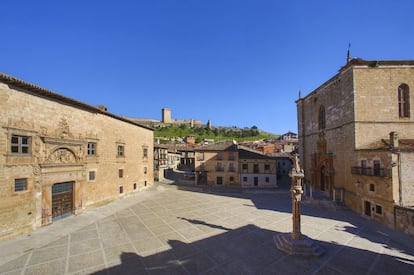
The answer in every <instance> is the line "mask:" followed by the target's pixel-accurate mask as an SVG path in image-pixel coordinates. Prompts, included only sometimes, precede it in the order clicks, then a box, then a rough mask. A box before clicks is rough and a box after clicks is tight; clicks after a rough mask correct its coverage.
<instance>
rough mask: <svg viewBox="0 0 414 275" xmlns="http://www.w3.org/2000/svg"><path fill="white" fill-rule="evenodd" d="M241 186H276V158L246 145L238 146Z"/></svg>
mask: <svg viewBox="0 0 414 275" xmlns="http://www.w3.org/2000/svg"><path fill="white" fill-rule="evenodd" d="M238 154H239V182H240V185H241V187H276V186H277V177H276V159H275V158H272V157H269V156H266V155H263V154H260V153H258V152H256V151H254V150H252V149H249V148H246V147H241V146H240V147H239V148H238Z"/></svg>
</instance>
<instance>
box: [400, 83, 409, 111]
mask: <svg viewBox="0 0 414 275" xmlns="http://www.w3.org/2000/svg"><path fill="white" fill-rule="evenodd" d="M398 112H399V115H400V117H410V91H409V87H408V85H407V84H401V85H400V86H399V87H398Z"/></svg>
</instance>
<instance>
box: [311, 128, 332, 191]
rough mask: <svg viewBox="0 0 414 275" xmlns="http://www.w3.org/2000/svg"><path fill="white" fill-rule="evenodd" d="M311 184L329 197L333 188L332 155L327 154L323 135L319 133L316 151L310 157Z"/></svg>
mask: <svg viewBox="0 0 414 275" xmlns="http://www.w3.org/2000/svg"><path fill="white" fill-rule="evenodd" d="M311 171H312V183H313V186H314V187H315V188H316V189H317V190H320V191H324V192H326V193H328V194H329V195H331V194H332V189H333V188H334V174H335V168H334V166H333V154H332V153H330V152H327V144H326V139H325V133H324V132H323V131H322V132H320V133H319V138H318V142H317V151H316V153H314V154H313V155H312V167H311Z"/></svg>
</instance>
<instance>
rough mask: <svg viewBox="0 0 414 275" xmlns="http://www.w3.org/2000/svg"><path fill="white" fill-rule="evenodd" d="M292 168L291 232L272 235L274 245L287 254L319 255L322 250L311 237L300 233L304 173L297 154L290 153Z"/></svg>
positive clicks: (290, 174) (290, 175) (290, 173)
mask: <svg viewBox="0 0 414 275" xmlns="http://www.w3.org/2000/svg"><path fill="white" fill-rule="evenodd" d="M292 161H293V168H292V170H291V171H290V172H289V177H290V178H291V181H292V185H291V187H290V192H291V196H292V232H291V233H278V234H276V235H275V236H274V237H273V240H274V242H275V244H276V247H277V248H278V249H280V250H282V251H284V252H286V253H287V254H289V255H299V256H316V257H319V256H321V255H322V254H323V253H324V251H323V249H322V248H321V247H320V246H318V245H317V244H316V243H315V242H314V241H313V240H312V239H310V238H309V237H307V236H305V235H302V233H301V221H300V216H301V213H300V204H301V200H302V193H303V190H302V179H303V178H304V176H305V174H304V171H303V170H302V169H301V168H300V165H299V155H298V154H294V155H292Z"/></svg>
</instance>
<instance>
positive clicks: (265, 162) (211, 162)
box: [195, 141, 277, 187]
mask: <svg viewBox="0 0 414 275" xmlns="http://www.w3.org/2000/svg"><path fill="white" fill-rule="evenodd" d="M195 171H196V179H195V183H196V184H197V185H210V186H229V187H276V186H277V181H276V160H275V159H274V158H271V157H268V156H265V155H263V154H260V153H259V152H256V151H254V150H252V149H249V148H246V147H243V146H238V145H237V143H236V142H235V141H221V142H217V143H214V144H208V145H204V146H199V147H197V148H195Z"/></svg>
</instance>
